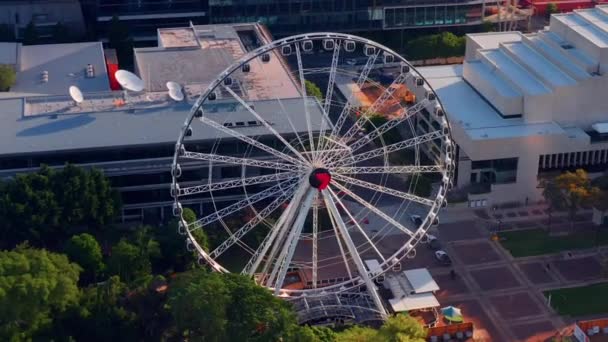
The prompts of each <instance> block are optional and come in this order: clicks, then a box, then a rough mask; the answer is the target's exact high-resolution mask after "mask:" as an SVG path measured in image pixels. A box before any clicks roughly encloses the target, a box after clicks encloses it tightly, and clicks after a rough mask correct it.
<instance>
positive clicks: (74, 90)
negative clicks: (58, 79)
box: [69, 86, 84, 103]
mask: <svg viewBox="0 0 608 342" xmlns="http://www.w3.org/2000/svg"><path fill="white" fill-rule="evenodd" d="M69 92H70V96H71V97H72V100H74V102H76V103H82V101H84V96H83V95H82V91H80V88H78V87H77V86H70V89H69Z"/></svg>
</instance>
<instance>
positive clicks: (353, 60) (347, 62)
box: [346, 58, 357, 65]
mask: <svg viewBox="0 0 608 342" xmlns="http://www.w3.org/2000/svg"><path fill="white" fill-rule="evenodd" d="M346 64H348V65H355V64H357V60H356V59H354V58H349V59H347V60H346Z"/></svg>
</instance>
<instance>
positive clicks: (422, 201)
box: [333, 175, 435, 206]
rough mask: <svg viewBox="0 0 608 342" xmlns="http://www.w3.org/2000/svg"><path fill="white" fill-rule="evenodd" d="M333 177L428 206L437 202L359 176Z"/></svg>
mask: <svg viewBox="0 0 608 342" xmlns="http://www.w3.org/2000/svg"><path fill="white" fill-rule="evenodd" d="M333 178H334V179H335V180H339V181H342V182H345V183H348V184H352V185H357V186H360V187H362V188H365V189H368V190H374V191H377V192H380V193H383V194H386V195H391V196H394V197H399V198H402V199H405V200H408V201H412V202H416V203H420V204H424V205H428V206H432V205H433V204H435V202H434V201H432V200H430V199H428V198H424V197H420V196H416V195H413V194H410V193H407V192H403V191H399V190H395V189H392V188H389V187H386V186H382V185H378V184H374V183H370V182H366V181H363V180H360V179H357V178H352V177H348V176H344V175H333Z"/></svg>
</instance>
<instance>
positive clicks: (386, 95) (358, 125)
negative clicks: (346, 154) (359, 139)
mask: <svg viewBox="0 0 608 342" xmlns="http://www.w3.org/2000/svg"><path fill="white" fill-rule="evenodd" d="M408 75H409V74H399V76H397V78H395V79H394V80H393V83H391V85H390V86H388V87H387V88H386V89H384V92H382V95H380V97H378V98H377V99H376V100H375V101H374V103H372V105H371V106H370V107H369V108H368V109H366V110H365V112H364V113H362V114H361V116H360V117H359V118H358V119H357V121H355V124H354V125H353V126H352V127H350V128H349V129H348V131H346V133H345V134H344V135H343V136H342V138H341V141H348V140H349V139H350V138H352V137H353V136H354V135H355V134H356V133H357V132H359V131H360V130H361V129H362V128H363V126H365V122H366V121H367V115H369V113H375V112H376V111H377V110H378V108H380V107H381V106H382V105H384V103H385V102H386V101H387V100H388V99H390V98H391V97H392V96H393V93H394V92H395V91H396V90H397V88H398V87H399V85H401V84H403V83H405V81H406V79H407V77H408Z"/></svg>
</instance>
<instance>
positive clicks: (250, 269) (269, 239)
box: [242, 184, 308, 275]
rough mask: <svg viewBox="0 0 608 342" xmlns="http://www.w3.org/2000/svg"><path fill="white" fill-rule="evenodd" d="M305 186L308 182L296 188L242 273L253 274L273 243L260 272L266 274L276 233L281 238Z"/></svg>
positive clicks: (272, 253)
mask: <svg viewBox="0 0 608 342" xmlns="http://www.w3.org/2000/svg"><path fill="white" fill-rule="evenodd" d="M307 187H308V184H303V185H301V186H300V188H299V189H298V190H297V193H296V195H295V196H294V197H293V199H292V200H291V202H290V203H289V205H288V206H287V208H286V209H285V211H284V212H283V214H281V217H279V220H278V222H277V224H276V225H275V226H274V227H273V228H272V231H271V232H270V233H269V234H268V235H267V236H266V238H265V239H264V241H262V244H261V245H260V247H258V250H257V251H256V252H255V254H254V255H253V256H252V257H251V259H250V260H249V263H247V265H246V266H245V268H244V269H243V272H242V273H243V274H249V275H253V274H254V273H255V271H256V270H257V269H258V267H259V266H260V264H261V262H262V260H263V259H264V256H265V255H266V253H267V252H268V249H269V248H270V246H271V245H274V247H273V249H272V251H271V253H270V257H269V259H268V262H267V264H266V265H265V266H264V269H265V270H264V271H263V272H262V273H263V274H266V272H267V269H268V264H270V262H271V261H272V258H273V257H274V254H275V253H276V246H277V244H276V243H274V241H275V239H276V237H277V235H279V236H280V237H279V240H280V239H282V236H283V234H284V231H285V229H284V228H283V227H284V226H285V225H286V224H287V225H289V224H290V223H291V218H292V217H293V215H292V214H293V211H294V208H295V207H296V206H297V205H298V203H300V201H301V200H302V196H303V195H304V193H305V190H306V188H307Z"/></svg>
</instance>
